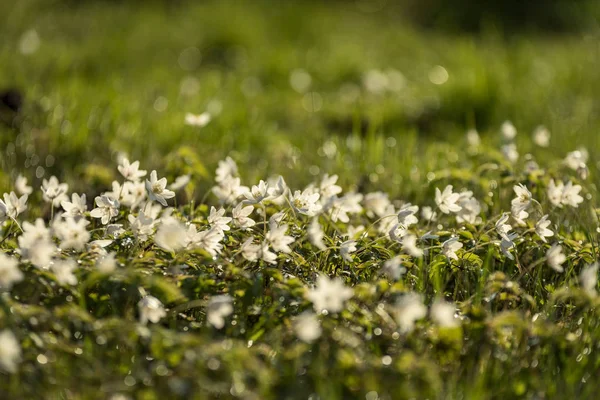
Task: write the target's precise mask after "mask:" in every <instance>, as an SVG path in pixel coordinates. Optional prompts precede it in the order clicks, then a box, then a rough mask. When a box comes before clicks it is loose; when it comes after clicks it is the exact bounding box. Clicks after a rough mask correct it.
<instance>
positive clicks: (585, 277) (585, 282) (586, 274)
mask: <svg viewBox="0 0 600 400" xmlns="http://www.w3.org/2000/svg"><path fill="white" fill-rule="evenodd" d="M579 283H580V284H581V287H582V288H583V290H585V291H586V292H587V293H588V294H589V295H590V296H596V294H597V293H596V287H597V285H598V263H594V264H592V265H588V266H586V267H585V268H583V269H582V270H581V273H580V274H579Z"/></svg>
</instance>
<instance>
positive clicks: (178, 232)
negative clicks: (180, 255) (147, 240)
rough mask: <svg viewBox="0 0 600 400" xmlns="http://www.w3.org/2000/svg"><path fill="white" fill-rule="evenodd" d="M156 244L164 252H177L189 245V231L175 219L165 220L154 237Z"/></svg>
mask: <svg viewBox="0 0 600 400" xmlns="http://www.w3.org/2000/svg"><path fill="white" fill-rule="evenodd" d="M154 243H156V245H157V246H158V247H160V248H161V249H163V250H166V251H170V252H177V251H179V250H181V249H183V248H184V247H186V246H187V245H188V243H189V239H188V231H187V230H186V229H185V226H183V224H182V223H181V222H179V221H178V220H176V219H175V218H172V217H169V218H166V219H163V222H162V223H161V224H160V226H159V227H158V230H157V231H156V235H154Z"/></svg>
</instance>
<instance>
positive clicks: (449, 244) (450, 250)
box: [442, 237, 463, 260]
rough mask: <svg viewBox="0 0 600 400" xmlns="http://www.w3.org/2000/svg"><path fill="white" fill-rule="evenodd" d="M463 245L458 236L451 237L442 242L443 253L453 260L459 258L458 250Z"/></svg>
mask: <svg viewBox="0 0 600 400" xmlns="http://www.w3.org/2000/svg"><path fill="white" fill-rule="evenodd" d="M461 247H463V244H462V243H461V242H459V241H458V238H456V237H453V238H450V239H448V240H446V241H445V242H444V243H442V254H443V255H445V256H446V257H448V258H450V259H452V260H458V256H457V255H456V251H457V250H458V249H460V248H461Z"/></svg>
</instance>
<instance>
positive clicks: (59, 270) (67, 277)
mask: <svg viewBox="0 0 600 400" xmlns="http://www.w3.org/2000/svg"><path fill="white" fill-rule="evenodd" d="M51 269H52V272H54V275H55V276H56V280H57V281H58V283H60V284H61V285H77V277H76V276H75V275H74V274H73V271H75V269H77V263H76V262H75V261H73V260H60V261H55V262H54V264H52V266H51Z"/></svg>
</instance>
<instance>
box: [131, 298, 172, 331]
mask: <svg viewBox="0 0 600 400" xmlns="http://www.w3.org/2000/svg"><path fill="white" fill-rule="evenodd" d="M138 310H139V312H140V322H141V323H142V324H143V325H146V324H147V323H148V321H150V322H152V323H157V322H158V321H160V320H161V318H164V317H165V316H166V315H167V312H166V311H165V308H164V306H163V304H162V303H161V302H160V300H158V299H157V298H156V297H154V296H144V297H143V298H142V299H141V300H140V301H139V302H138Z"/></svg>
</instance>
